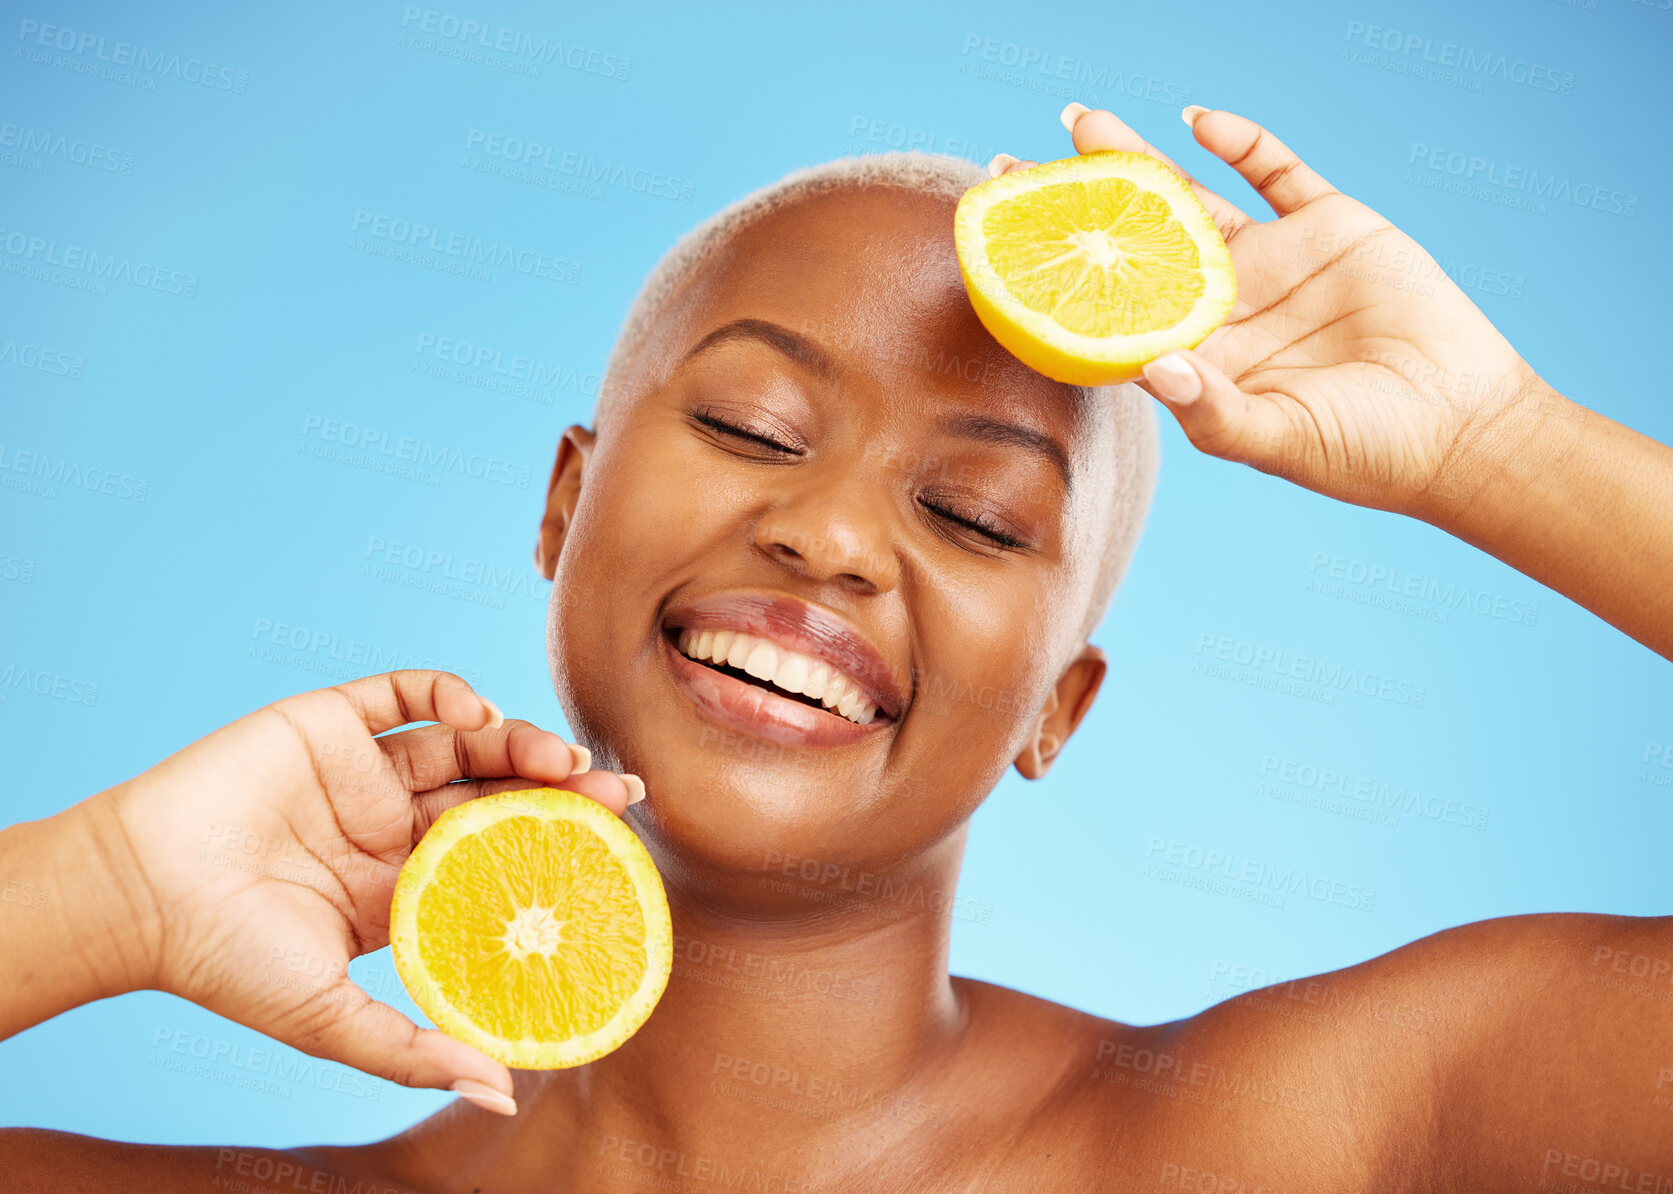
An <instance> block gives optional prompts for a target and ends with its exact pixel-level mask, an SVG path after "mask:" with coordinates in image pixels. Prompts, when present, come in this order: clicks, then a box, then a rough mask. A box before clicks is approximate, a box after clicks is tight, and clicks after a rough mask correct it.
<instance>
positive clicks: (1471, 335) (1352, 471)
mask: <svg viewBox="0 0 1673 1194" xmlns="http://www.w3.org/2000/svg"><path fill="white" fill-rule="evenodd" d="M1183 115H1184V117H1185V119H1186V121H1187V123H1189V124H1190V125H1191V128H1192V132H1193V133H1194V134H1195V136H1196V139H1197V142H1198V143H1199V144H1200V145H1202V146H1203V148H1205V149H1207V150H1208V151H1209V152H1210V153H1212V154H1214V155H1215V156H1216V157H1218V158H1220V159H1221V160H1222V161H1224V162H1226V163H1227V164H1228V165H1229V166H1231V167H1232V168H1233V169H1234V170H1236V171H1237V172H1238V173H1239V174H1241V175H1242V176H1243V177H1244V178H1245V179H1246V180H1247V181H1248V182H1249V183H1250V185H1251V186H1253V187H1254V188H1255V190H1256V191H1257V192H1259V194H1260V195H1261V197H1262V198H1264V199H1265V200H1266V201H1267V203H1268V204H1270V205H1271V207H1272V209H1273V210H1274V211H1275V212H1276V213H1277V216H1278V218H1277V219H1274V220H1266V221H1261V220H1256V219H1253V218H1251V217H1250V216H1248V215H1245V214H1244V213H1243V212H1242V211H1240V210H1239V209H1238V208H1237V207H1236V206H1235V205H1233V204H1231V203H1229V202H1228V201H1226V200H1225V199H1223V198H1221V197H1220V196H1219V195H1217V194H1215V193H1214V192H1213V191H1211V190H1209V189H1208V188H1206V187H1204V186H1202V185H1201V184H1200V183H1198V182H1196V181H1195V180H1194V179H1192V178H1191V177H1190V175H1188V174H1186V173H1185V172H1184V171H1182V170H1179V167H1178V166H1177V165H1175V164H1174V163H1173V162H1172V161H1169V159H1167V158H1166V157H1165V156H1164V155H1162V154H1161V153H1160V152H1159V151H1157V150H1156V149H1155V147H1154V146H1152V145H1150V144H1149V143H1148V142H1147V141H1145V140H1144V138H1143V137H1141V136H1139V135H1138V134H1137V133H1136V132H1134V131H1133V130H1132V129H1131V128H1129V127H1128V126H1127V125H1125V124H1123V123H1122V122H1121V121H1120V120H1119V119H1117V118H1116V117H1115V116H1114V115H1112V114H1111V113H1109V112H1106V111H1092V110H1088V109H1086V108H1084V107H1082V106H1081V105H1079V104H1071V105H1069V107H1068V108H1067V109H1065V110H1064V113H1063V123H1064V125H1065V126H1066V127H1067V128H1068V129H1069V130H1070V132H1071V134H1072V135H1073V137H1074V143H1075V148H1076V150H1077V151H1079V152H1081V153H1091V152H1094V151H1097V150H1106V149H1118V150H1126V151H1129V152H1142V153H1147V154H1150V155H1152V156H1154V157H1157V158H1159V159H1161V160H1162V161H1164V162H1167V164H1168V165H1169V166H1171V167H1172V168H1173V169H1174V170H1176V171H1178V172H1179V173H1180V174H1181V175H1182V176H1184V178H1185V179H1186V181H1187V182H1189V183H1190V184H1191V186H1192V189H1193V190H1194V191H1195V193H1196V195H1197V197H1198V198H1199V199H1201V200H1202V202H1203V204H1204V206H1205V207H1207V208H1208V211H1209V214H1210V215H1211V216H1212V217H1213V219H1214V222H1215V224H1216V225H1217V226H1218V227H1219V229H1220V234H1221V235H1222V236H1223V237H1224V238H1225V240H1226V245H1227V247H1228V248H1229V249H1230V251H1231V255H1232V261H1233V264H1234V266H1235V267H1236V270H1237V280H1238V296H1237V304H1236V306H1235V307H1234V308H1233V310H1232V313H1231V316H1230V317H1229V318H1228V319H1227V321H1226V323H1225V324H1224V325H1222V326H1221V327H1220V328H1218V329H1217V330H1216V331H1215V332H1214V333H1213V334H1211V335H1210V336H1209V337H1208V338H1207V339H1206V340H1204V341H1203V342H1202V344H1200V345H1199V346H1198V347H1197V348H1196V349H1195V350H1193V351H1190V352H1180V353H1169V354H1167V355H1166V356H1164V357H1162V358H1161V359H1160V360H1158V361H1155V362H1152V363H1151V364H1150V365H1149V366H1147V367H1146V370H1145V383H1144V384H1145V385H1146V388H1148V389H1149V390H1150V392H1151V393H1153V394H1154V395H1155V396H1156V397H1157V398H1159V399H1161V401H1162V402H1163V403H1164V404H1165V405H1166V406H1167V407H1168V409H1169V410H1170V411H1172V412H1173V414H1174V416H1175V417H1176V418H1177V419H1178V420H1179V424H1180V426H1181V428H1182V429H1183V430H1184V431H1185V434H1186V435H1187V436H1188V437H1189V438H1190V440H1191V442H1192V443H1193V444H1195V445H1196V446H1197V447H1198V448H1199V449H1201V450H1202V451H1204V452H1207V453H1209V454H1210V455H1213V456H1219V457H1222V458H1224V459H1227V460H1235V461H1240V462H1242V463H1245V464H1249V465H1252V466H1253V467H1255V468H1258V469H1261V470H1262V471H1264V472H1268V473H1273V474H1276V475H1279V476H1283V477H1286V478H1288V479H1289V480H1291V481H1294V482H1296V483H1297V484H1300V485H1304V486H1306V487H1307V488H1309V489H1312V490H1316V491H1317V492H1319V493H1323V494H1326V495H1327V496H1330V497H1333V498H1338V499H1340V500H1342V501H1347V502H1352V503H1354V504H1356V505H1362V506H1373V507H1377V508H1379V509H1384V510H1393V511H1397V512H1400V513H1406V514H1413V515H1417V516H1420V517H1429V518H1431V520H1433V511H1434V510H1436V509H1437V508H1438V503H1442V502H1453V501H1461V500H1466V499H1467V498H1468V497H1469V496H1470V490H1471V489H1472V488H1473V487H1474V486H1475V485H1476V484H1477V483H1478V482H1477V480H1476V477H1477V475H1478V472H1479V470H1478V469H1476V468H1475V467H1474V464H1473V463H1466V458H1467V457H1468V456H1469V454H1470V453H1471V452H1473V451H1474V450H1475V449H1476V448H1478V447H1480V446H1482V445H1493V446H1494V447H1495V448H1497V447H1498V446H1499V445H1501V444H1502V442H1503V440H1504V439H1505V437H1506V436H1507V435H1508V433H1509V432H1510V431H1511V429H1512V428H1514V427H1517V426H1519V425H1520V423H1519V421H1518V420H1517V419H1514V418H1507V417H1506V416H1507V412H1511V411H1513V410H1515V409H1516V408H1517V407H1518V406H1519V405H1521V406H1522V407H1523V409H1529V408H1531V407H1533V406H1534V405H1535V404H1541V405H1543V404H1546V402H1547V391H1545V388H1544V386H1543V384H1542V383H1541V382H1540V380H1539V378H1538V376H1537V375H1536V374H1535V373H1534V372H1533V370H1532V369H1531V368H1529V366H1528V365H1527V363H1526V362H1524V361H1523V360H1522V358H1521V357H1520V356H1519V355H1518V354H1517V352H1516V350H1515V349H1513V348H1512V347H1511V346H1510V344H1509V343H1508V342H1507V341H1506V340H1505V338H1504V337H1503V336H1502V335H1500V334H1499V332H1498V330H1497V329H1496V328H1495V327H1494V326H1493V325H1492V323H1491V322H1490V321H1489V320H1488V319H1487V317H1486V316H1485V315H1483V314H1482V313H1481V311H1480V310H1479V309H1478V308H1477V307H1476V305H1475V304H1474V303H1472V302H1471V301H1470V300H1469V298H1467V297H1466V296H1465V294H1464V292H1463V291H1462V290H1460V289H1459V288H1458V287H1457V286H1456V285H1454V284H1453V282H1452V280H1451V279H1450V278H1449V277H1447V275H1446V273H1445V272H1444V271H1443V270H1442V269H1441V267H1440V266H1439V265H1438V264H1437V263H1436V262H1435V260H1434V258H1432V257H1430V256H1429V254H1428V253H1426V252H1424V251H1423V249H1422V248H1421V247H1420V246H1419V245H1418V244H1417V243H1416V242H1415V241H1413V240H1412V239H1411V238H1410V237H1408V236H1406V235H1405V234H1404V233H1403V232H1401V231H1400V230H1399V229H1398V228H1396V227H1394V225H1392V224H1390V223H1389V222H1388V221H1387V220H1385V219H1384V218H1383V217H1382V216H1380V215H1378V214H1377V213H1376V212H1374V211H1372V210H1371V209H1370V208H1369V207H1366V206H1365V205H1364V204H1362V203H1359V202H1357V201H1356V200H1353V199H1350V198H1348V197H1347V196H1345V195H1343V194H1341V193H1340V192H1338V191H1337V190H1336V189H1335V188H1334V187H1332V186H1331V185H1330V184H1329V183H1327V182H1326V181H1325V180H1324V179H1322V178H1320V177H1319V176H1318V175H1317V174H1315V173H1314V172H1313V171H1312V170H1310V169H1309V168H1308V167H1307V166H1306V165H1305V164H1304V163H1302V161H1301V160H1300V159H1299V158H1298V157H1297V156H1296V155H1295V154H1294V153H1293V152H1292V151H1291V150H1289V149H1288V148H1287V147H1286V146H1284V145H1283V144H1282V143H1281V142H1280V141H1279V140H1278V139H1277V138H1276V137H1274V136H1273V135H1272V134H1271V133H1269V132H1267V131H1266V130H1265V129H1263V128H1261V127H1260V126H1259V125H1257V124H1255V123H1254V122H1253V121H1250V120H1247V119H1245V118H1244V117H1242V116H1237V115H1234V114H1232V113H1230V112H1210V111H1206V110H1204V109H1201V108H1195V107H1193V108H1187V109H1185V112H1184V113H1183ZM1033 164H1034V163H1032V162H1019V161H1016V160H1015V159H1012V158H1010V157H1009V156H1008V155H1000V157H998V158H996V159H995V161H994V163H993V164H992V165H991V166H990V167H989V170H990V173H994V174H995V175H996V176H997V175H998V174H1001V173H1004V172H1006V171H1008V170H1014V169H1026V168H1028V167H1029V166H1032V165H1033ZM1558 401H1560V400H1558ZM1550 409H1556V407H1555V405H1554V404H1552V405H1551V406H1550Z"/></svg>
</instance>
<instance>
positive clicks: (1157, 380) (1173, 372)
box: [1144, 352, 1202, 406]
mask: <svg viewBox="0 0 1673 1194" xmlns="http://www.w3.org/2000/svg"><path fill="white" fill-rule="evenodd" d="M1144 377H1145V380H1146V381H1148V382H1149V383H1150V384H1151V385H1153V386H1155V387H1156V389H1157V391H1158V392H1159V393H1160V394H1161V395H1162V397H1164V398H1166V399H1167V400H1168V401H1170V402H1172V403H1175V404H1176V405H1180V406H1183V405H1184V404H1185V403H1187V402H1195V401H1196V400H1197V398H1198V397H1199V396H1200V395H1201V394H1202V377H1201V376H1200V375H1199V374H1198V373H1197V371H1196V370H1195V369H1193V368H1192V367H1191V362H1190V361H1188V360H1186V359H1185V358H1184V357H1182V356H1180V355H1179V354H1178V353H1177V352H1170V353H1168V354H1167V355H1166V356H1164V357H1159V358H1157V359H1156V360H1154V361H1151V362H1150V364H1148V365H1146V366H1145V367H1144Z"/></svg>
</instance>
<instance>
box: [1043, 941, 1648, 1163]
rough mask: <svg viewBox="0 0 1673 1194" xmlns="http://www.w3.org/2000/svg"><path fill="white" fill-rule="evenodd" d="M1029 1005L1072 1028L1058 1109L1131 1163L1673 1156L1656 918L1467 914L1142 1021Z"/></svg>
mask: <svg viewBox="0 0 1673 1194" xmlns="http://www.w3.org/2000/svg"><path fill="white" fill-rule="evenodd" d="M1011 994H1012V995H1013V996H1014V995H1015V993H1014V992H1012V993H1011ZM1019 998H1026V997H1019ZM1035 1002H1043V1001H1035ZM1019 1006H1020V1005H1019ZM1065 1010H1066V1009H1065ZM1029 1014H1031V1015H1033V1016H1036V1017H1041V1016H1043V1017H1045V1018H1046V1019H1048V1020H1055V1021H1056V1022H1058V1023H1062V1024H1065V1025H1073V1026H1075V1028H1076V1030H1077V1031H1078V1033H1079V1036H1078V1039H1075V1043H1074V1046H1073V1049H1072V1051H1071V1056H1073V1055H1074V1054H1075V1053H1076V1052H1078V1057H1075V1065H1074V1066H1071V1067H1069V1068H1068V1069H1066V1071H1065V1073H1066V1077H1067V1075H1068V1074H1069V1073H1073V1072H1076V1071H1077V1069H1078V1073H1079V1079H1080V1080H1079V1081H1078V1083H1075V1082H1073V1081H1071V1082H1069V1083H1068V1084H1067V1085H1066V1086H1065V1087H1064V1089H1063V1090H1062V1092H1061V1093H1060V1096H1059V1098H1058V1100H1057V1104H1058V1105H1057V1106H1056V1107H1055V1109H1054V1116H1053V1118H1054V1120H1055V1122H1056V1123H1057V1125H1058V1127H1059V1130H1061V1129H1062V1127H1063V1126H1064V1125H1066V1124H1074V1125H1076V1129H1075V1130H1076V1132H1077V1134H1080V1135H1084V1136H1087V1137H1089V1138H1091V1139H1093V1140H1095V1141H1097V1142H1099V1144H1100V1145H1101V1147H1102V1149H1103V1154H1104V1160H1105V1163H1106V1164H1107V1165H1108V1166H1109V1167H1110V1171H1116V1172H1121V1173H1123V1174H1126V1175H1128V1176H1129V1177H1130V1179H1131V1180H1133V1181H1134V1182H1135V1183H1136V1182H1143V1183H1148V1184H1157V1185H1159V1186H1160V1187H1161V1188H1164V1189H1167V1188H1173V1189H1207V1188H1215V1189H1241V1188H1247V1189H1250V1190H1254V1189H1258V1188H1259V1187H1261V1186H1262V1185H1264V1186H1266V1187H1268V1188H1270V1189H1275V1190H1284V1191H1286V1192H1297V1194H1298V1192H1300V1191H1305V1190H1311V1189H1320V1190H1323V1189H1341V1188H1360V1189H1371V1188H1375V1189H1378V1190H1384V1191H1401V1190H1419V1189H1423V1190H1431V1189H1432V1190H1439V1189H1470V1190H1475V1191H1486V1190H1512V1189H1529V1188H1536V1187H1538V1186H1540V1184H1541V1182H1542V1180H1543V1181H1545V1182H1546V1183H1547V1184H1553V1183H1560V1182H1562V1181H1564V1180H1569V1181H1572V1180H1573V1179H1575V1178H1578V1177H1582V1176H1583V1175H1586V1174H1590V1175H1592V1176H1593V1177H1594V1178H1595V1177H1597V1176H1598V1175H1600V1174H1610V1175H1612V1176H1613V1177H1614V1178H1615V1179H1617V1180H1618V1179H1620V1178H1621V1177H1622V1176H1623V1175H1630V1176H1631V1177H1632V1179H1633V1180H1634V1181H1637V1180H1640V1178H1643V1179H1644V1180H1649V1179H1648V1178H1644V1175H1651V1176H1654V1177H1657V1178H1658V1179H1659V1178H1660V1177H1661V1175H1663V1174H1664V1173H1666V1172H1667V1170H1668V1162H1669V1161H1673V1156H1669V1155H1667V1154H1668V1153H1669V1152H1670V1151H1673V1143H1670V1142H1673V1130H1670V1129H1673V918H1662V917H1657V918H1641V917H1621V916H1602V915H1590V914H1544V915H1535V916H1515V917H1503V918H1498V919H1494V920H1488V921H1481V922H1477V923H1474V924H1468V925H1463V926H1460V927H1457V928H1453V929H1447V930H1444V931H1442V932H1438V933H1435V934H1432V935H1431V936H1428V937H1425V938H1422V939H1421V940H1418V941H1415V942H1412V943H1411V944H1408V945H1405V946H1402V947H1400V948H1398V949H1395V950H1392V951H1390V952H1388V953H1385V954H1382V955H1380V956H1378V957H1375V958H1372V959H1370V960H1368V961H1366V962H1363V963H1360V964H1358V965H1354V966H1350V967H1346V968H1344V969H1341V970H1337V971H1333V972H1330V973H1326V974H1320V975H1317V976H1315V977H1312V978H1306V979H1298V980H1295V981H1292V982H1286V983H1280V984H1276V985H1273V986H1269V987H1264V988H1261V989H1259V990H1254V991H1250V992H1247V993H1245V994H1243V995H1239V996H1237V997H1236V998H1233V999H1229V1000H1227V1001H1225V1002H1223V1003H1220V1004H1217V1005H1215V1006H1214V1007H1211V1008H1208V1009H1206V1010H1205V1011H1203V1012H1201V1013H1199V1014H1197V1015H1195V1016H1192V1017H1189V1018H1187V1019H1183V1020H1178V1021H1173V1022H1170V1023H1166V1024H1158V1025H1154V1026H1148V1027H1132V1026H1127V1025H1122V1024H1119V1023H1116V1022H1113V1021H1101V1020H1098V1019H1097V1018H1096V1017H1084V1019H1079V1020H1077V1019H1076V1018H1075V1016H1078V1015H1080V1014H1079V1013H1076V1014H1074V1015H1072V1016H1064V1015H1063V1014H1062V1013H1061V1012H1043V1011H1041V1010H1040V1009H1030V1012H1029ZM1071 1039H1073V1038H1071ZM1658 1084H1659V1085H1658ZM1658 1091H1659V1094H1658ZM1652 1140H1655V1141H1658V1142H1660V1143H1658V1144H1656V1145H1654V1146H1652V1145H1649V1144H1648V1143H1647V1142H1649V1141H1652ZM1658 1166H1660V1168H1657V1167H1658ZM1629 1188H1631V1187H1629ZM1646 1188H1653V1187H1646ZM1669 1189H1673V1180H1670V1181H1669Z"/></svg>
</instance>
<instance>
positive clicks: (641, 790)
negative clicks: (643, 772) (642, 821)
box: [622, 775, 645, 804]
mask: <svg viewBox="0 0 1673 1194" xmlns="http://www.w3.org/2000/svg"><path fill="white" fill-rule="evenodd" d="M622 782H623V783H624V784H626V785H627V802H628V803H629V804H638V803H639V802H640V801H641V800H643V799H644V798H645V781H644V780H642V779H640V778H639V777H638V776H637V775H624V776H622Z"/></svg>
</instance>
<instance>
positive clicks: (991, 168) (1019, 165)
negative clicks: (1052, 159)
mask: <svg viewBox="0 0 1673 1194" xmlns="http://www.w3.org/2000/svg"><path fill="white" fill-rule="evenodd" d="M1039 164H1040V163H1039V162H1035V161H1030V160H1028V159H1027V158H1015V157H1012V156H1011V155H1010V154H1008V153H996V154H994V155H993V160H992V161H991V162H989V163H988V177H989V178H998V177H999V176H1000V175H1001V174H1009V173H1010V172H1011V171H1012V170H1027V169H1028V168H1029V167H1031V166H1038V165H1039Z"/></svg>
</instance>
